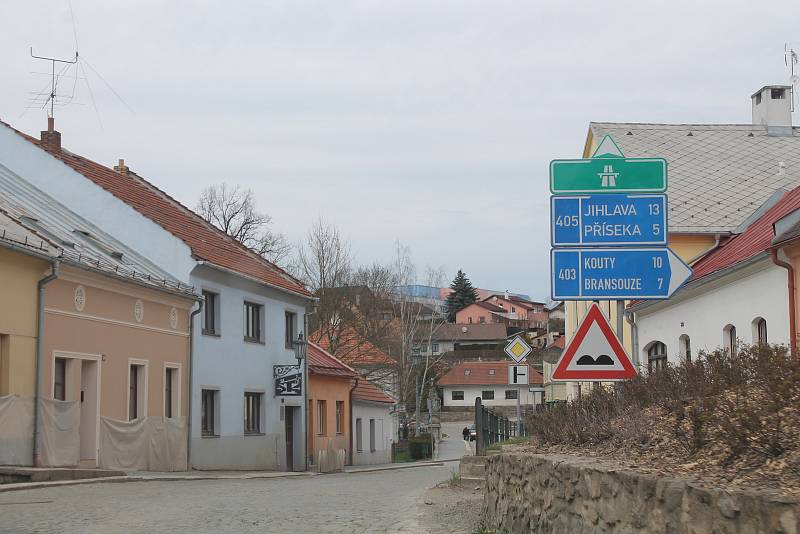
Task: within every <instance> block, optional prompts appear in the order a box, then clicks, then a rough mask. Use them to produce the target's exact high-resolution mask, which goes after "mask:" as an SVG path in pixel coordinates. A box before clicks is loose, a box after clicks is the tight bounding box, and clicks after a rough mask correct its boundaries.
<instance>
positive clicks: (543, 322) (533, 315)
mask: <svg viewBox="0 0 800 534" xmlns="http://www.w3.org/2000/svg"><path fill="white" fill-rule="evenodd" d="M483 302H486V303H490V304H494V305H495V306H499V307H500V308H502V309H503V313H504V314H505V317H507V318H508V319H509V320H511V321H518V322H519V324H520V325H521V326H523V327H524V328H526V329H546V328H547V319H548V316H549V313H548V311H547V310H546V309H545V306H544V303H543V302H534V301H532V300H528V299H524V298H522V297H518V296H516V295H511V294H509V293H508V292H505V293H503V294H494V295H491V296H489V297H487V298H485V299H484V300H483Z"/></svg>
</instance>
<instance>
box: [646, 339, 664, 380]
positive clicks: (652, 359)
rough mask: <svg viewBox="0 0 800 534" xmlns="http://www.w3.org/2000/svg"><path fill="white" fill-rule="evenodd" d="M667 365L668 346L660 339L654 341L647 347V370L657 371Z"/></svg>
mask: <svg viewBox="0 0 800 534" xmlns="http://www.w3.org/2000/svg"><path fill="white" fill-rule="evenodd" d="M666 366H667V346H666V345H665V344H663V343H662V342H660V341H654V342H653V343H652V344H651V345H650V347H649V348H648V349H647V370H648V371H649V372H651V373H652V372H655V371H657V370H658V369H663V368H665V367H666Z"/></svg>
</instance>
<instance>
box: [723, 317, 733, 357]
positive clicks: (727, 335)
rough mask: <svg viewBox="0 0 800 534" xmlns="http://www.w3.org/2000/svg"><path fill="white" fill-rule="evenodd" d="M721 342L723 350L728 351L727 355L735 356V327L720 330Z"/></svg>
mask: <svg viewBox="0 0 800 534" xmlns="http://www.w3.org/2000/svg"><path fill="white" fill-rule="evenodd" d="M722 342H723V344H724V347H725V350H727V351H728V354H730V355H731V356H733V355H735V354H736V352H737V347H736V327H735V326H733V325H732V324H729V325H726V326H725V328H723V329H722Z"/></svg>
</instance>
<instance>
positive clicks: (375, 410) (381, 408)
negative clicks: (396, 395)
mask: <svg viewBox="0 0 800 534" xmlns="http://www.w3.org/2000/svg"><path fill="white" fill-rule="evenodd" d="M352 402H353V453H352V458H353V462H352V463H353V465H373V464H387V463H391V461H392V443H393V442H394V439H395V436H397V430H398V429H397V426H398V425H397V417H396V416H395V415H393V408H394V405H395V399H393V398H392V397H390V396H389V395H387V394H386V393H384V392H383V390H381V389H380V388H379V387H377V386H376V385H375V384H373V383H372V382H370V381H369V380H365V379H364V378H360V379H358V381H357V383H356V387H355V389H354V390H353V395H352Z"/></svg>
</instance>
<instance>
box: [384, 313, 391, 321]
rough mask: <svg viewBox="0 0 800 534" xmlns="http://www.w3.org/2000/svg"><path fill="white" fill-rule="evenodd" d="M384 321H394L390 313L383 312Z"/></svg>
mask: <svg viewBox="0 0 800 534" xmlns="http://www.w3.org/2000/svg"><path fill="white" fill-rule="evenodd" d="M383 320H384V321H391V320H392V314H391V313H389V312H383Z"/></svg>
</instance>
